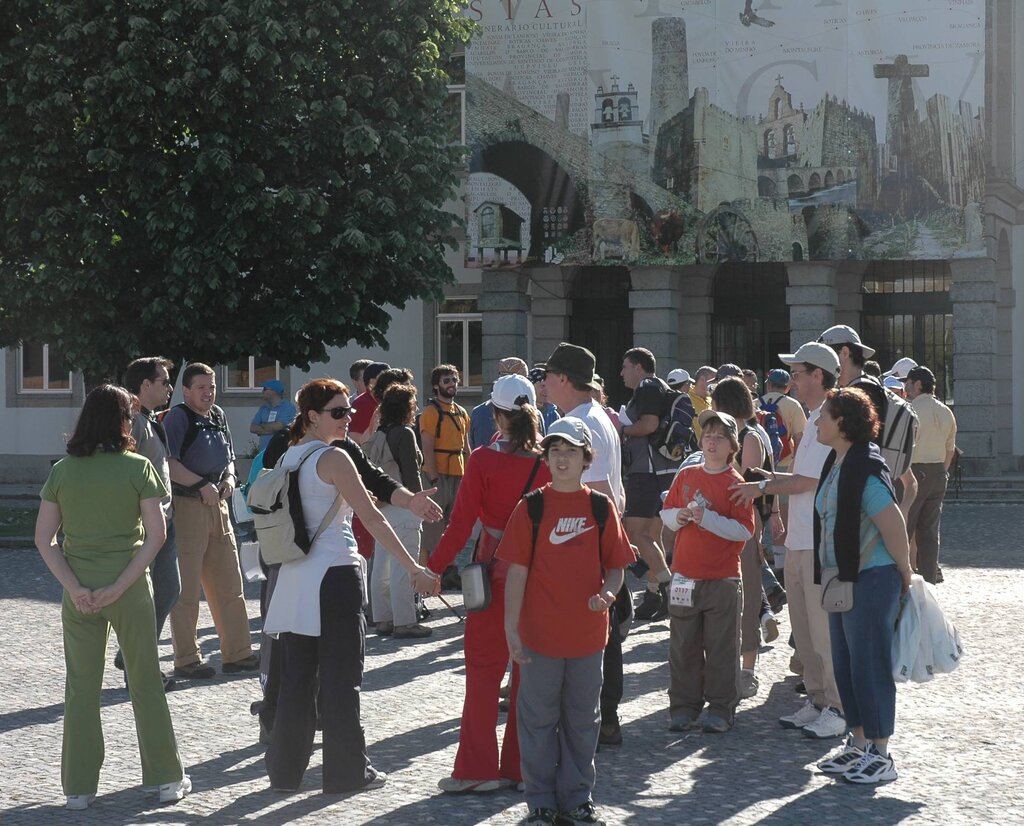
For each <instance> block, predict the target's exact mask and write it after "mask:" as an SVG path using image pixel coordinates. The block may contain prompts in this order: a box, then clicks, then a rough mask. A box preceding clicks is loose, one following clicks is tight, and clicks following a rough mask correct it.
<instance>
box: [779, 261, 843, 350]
mask: <svg viewBox="0 0 1024 826" xmlns="http://www.w3.org/2000/svg"><path fill="white" fill-rule="evenodd" d="M837 270H838V268H837V266H836V265H835V264H833V263H823V262H820V261H795V262H791V263H787V264H786V273H787V274H788V276H789V286H788V287H787V288H786V303H787V304H789V328H790V334H789V343H790V346H791V347H793V352H796V348H797V347H799V346H800V345H801V344H806V343H807V342H808V341H815V340H816V339H817V338H818V336H819V335H821V332H822V330H827V329H828V328H829V327H831V326H832V325H833V324H835V317H836V305H837V304H838V303H839V290H838V288H837V286H836V273H837Z"/></svg>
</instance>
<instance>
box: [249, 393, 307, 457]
mask: <svg viewBox="0 0 1024 826" xmlns="http://www.w3.org/2000/svg"><path fill="white" fill-rule="evenodd" d="M295 414H296V410H295V405H294V404H293V403H292V402H291V401H290V400H289V399H286V398H285V392H284V384H282V383H281V382H280V381H279V380H278V379H270V380H269V381H265V382H263V404H262V405H260V409H259V410H257V411H256V415H255V416H253V419H252V424H251V425H249V432H250V433H255V434H256V435H257V436H259V437H260V446H259V449H260V450H261V451H263V450H266V449H267V445H268V444H270V438H271V436H273V435H274V434H275V433H277V432H278V431H279V430H284V429H285V428H286V427H288V425H290V424H291V423H292V420H293V419H294V418H295Z"/></svg>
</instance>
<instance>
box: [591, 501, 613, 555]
mask: <svg viewBox="0 0 1024 826" xmlns="http://www.w3.org/2000/svg"><path fill="white" fill-rule="evenodd" d="M611 506H612V503H611V500H609V499H608V497H607V496H605V495H604V494H603V493H601V492H600V491H597V490H592V491H590V509H591V511H593V513H594V521H595V522H597V539H598V542H599V543H600V541H601V540H602V539H603V538H604V526H605V524H607V522H608V513H609V511H610V509H611Z"/></svg>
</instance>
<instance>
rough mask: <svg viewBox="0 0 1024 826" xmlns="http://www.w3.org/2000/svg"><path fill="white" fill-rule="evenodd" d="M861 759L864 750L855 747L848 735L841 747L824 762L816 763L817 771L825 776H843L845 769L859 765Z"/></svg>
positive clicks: (850, 735) (850, 736) (851, 736)
mask: <svg viewBox="0 0 1024 826" xmlns="http://www.w3.org/2000/svg"><path fill="white" fill-rule="evenodd" d="M862 757H864V749H861V748H858V747H857V746H855V745H854V744H853V735H852V734H849V735H847V737H846V739H845V740H844V741H843V745H841V746H840V747H839V748H838V749H836V750H835V751H833V752H832V753H831V754H830V755H829V756H828V757H826V758H825V759H824V760H819V761H818V769H819V771H823V772H825V774H843V773H844V772H845V771H846V770H847V769H849V768H851V767H853V766H854V765H855V764H857V763H859V762H860V760H861V758H862Z"/></svg>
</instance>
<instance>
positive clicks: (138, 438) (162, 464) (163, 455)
mask: <svg viewBox="0 0 1024 826" xmlns="http://www.w3.org/2000/svg"><path fill="white" fill-rule="evenodd" d="M132 438H133V439H135V452H136V453H138V454H139V455H140V456H145V457H146V458H147V459H149V461H150V462H152V463H153V467H154V468H156V473H157V476H159V477H160V481H161V482H163V483H164V487H165V488H167V495H166V496H164V497H163V498H162V499H161V500H160V507H162V508H163V511H164V518H165V519H170V518H171V493H170V490H171V472H170V468H169V467H168V466H167V456H168V453H167V445H166V444H164V440H165V439H166V438H167V437H166V435H164V434H163V425H161V424H160V423H159V422H158V421H156V420H155V419H151V418H150V417H149V414H147V413H145V412H140V413H136V414H135V417H134V418H133V419H132Z"/></svg>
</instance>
